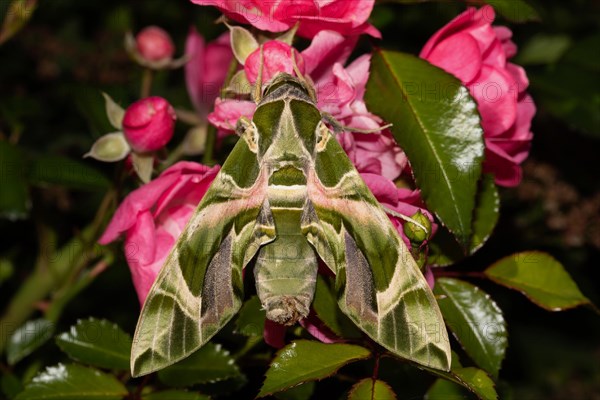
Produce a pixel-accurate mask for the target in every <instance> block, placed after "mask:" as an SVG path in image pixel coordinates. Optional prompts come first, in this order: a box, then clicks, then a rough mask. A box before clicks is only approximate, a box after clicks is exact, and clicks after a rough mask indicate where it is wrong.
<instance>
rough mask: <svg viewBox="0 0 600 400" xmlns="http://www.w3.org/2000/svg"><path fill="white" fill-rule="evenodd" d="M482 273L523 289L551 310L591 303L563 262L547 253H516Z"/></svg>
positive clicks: (531, 298) (509, 285) (537, 302)
mask: <svg viewBox="0 0 600 400" xmlns="http://www.w3.org/2000/svg"><path fill="white" fill-rule="evenodd" d="M484 273H485V275H486V276H487V277H488V278H490V279H491V280H493V281H494V282H496V283H498V284H500V285H503V286H506V287H508V288H511V289H515V290H518V291H520V292H522V293H523V294H524V295H525V296H527V297H528V298H529V300H531V301H532V302H534V303H535V304H537V305H538V306H540V307H542V308H545V309H547V310H550V311H561V310H565V309H568V308H573V307H577V306H580V305H584V304H591V303H590V301H589V300H588V299H587V298H586V297H585V296H584V295H583V294H582V293H581V291H579V288H578V287H577V284H575V282H574V281H573V279H571V276H570V275H569V274H568V273H567V271H565V269H564V267H563V266H562V264H561V263H560V262H558V261H557V260H556V259H554V258H553V257H552V256H550V255H549V254H546V253H542V252H538V251H528V252H523V253H516V254H513V255H511V256H508V257H505V258H503V259H501V260H499V261H497V262H496V263H494V264H493V265H492V266H491V267H489V268H488V269H486V270H485V271H484Z"/></svg>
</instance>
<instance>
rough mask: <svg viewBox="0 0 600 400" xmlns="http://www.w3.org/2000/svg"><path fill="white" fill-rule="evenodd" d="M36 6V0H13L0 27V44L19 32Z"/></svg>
mask: <svg viewBox="0 0 600 400" xmlns="http://www.w3.org/2000/svg"><path fill="white" fill-rule="evenodd" d="M36 8H37V0H29V1H27V0H13V1H12V2H11V3H10V6H9V9H8V10H7V12H6V16H5V18H4V21H2V27H0V44H3V43H4V42H6V41H7V40H8V39H10V38H11V37H12V36H14V35H15V34H16V33H17V32H19V31H20V30H21V29H22V28H23V27H24V26H25V25H27V22H28V21H29V19H30V18H31V16H32V15H33V12H34V11H35V9H36Z"/></svg>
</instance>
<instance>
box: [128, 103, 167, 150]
mask: <svg viewBox="0 0 600 400" xmlns="http://www.w3.org/2000/svg"><path fill="white" fill-rule="evenodd" d="M175 119H176V117H175V111H174V110H173V107H171V105H170V104H169V103H168V102H167V101H166V100H165V99H163V98H162V97H156V96H154V97H147V98H145V99H141V100H138V101H136V102H135V103H133V104H131V105H130V106H129V107H128V108H127V110H125V116H124V117H123V132H124V133H125V137H126V138H127V141H128V142H129V144H130V145H131V147H132V148H133V149H134V150H135V151H137V152H142V153H143V152H147V151H154V150H158V149H160V148H161V147H163V146H164V145H166V144H167V143H168V142H169V140H171V138H172V137H173V130H174V128H175Z"/></svg>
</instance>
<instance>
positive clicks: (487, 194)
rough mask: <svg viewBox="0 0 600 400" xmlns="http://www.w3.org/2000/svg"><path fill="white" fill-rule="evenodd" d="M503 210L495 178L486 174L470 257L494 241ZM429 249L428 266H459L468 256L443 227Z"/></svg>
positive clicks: (475, 213) (481, 190)
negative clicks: (492, 239) (488, 241)
mask: <svg viewBox="0 0 600 400" xmlns="http://www.w3.org/2000/svg"><path fill="white" fill-rule="evenodd" d="M499 210H500V196H499V195H498V188H497V187H496V183H495V182H494V176H493V175H490V174H484V175H482V179H481V181H480V182H479V191H478V193H477V206H476V207H475V210H473V223H472V225H473V229H472V231H473V232H472V235H471V240H470V242H471V243H470V245H469V252H468V254H473V253H475V252H476V251H477V250H479V249H480V248H481V247H482V246H483V245H484V244H485V242H487V240H488V239H489V238H490V236H491V235H492V232H493V231H494V228H495V227H496V224H497V222H498V217H499ZM429 249H430V255H429V257H428V259H427V261H428V263H429V264H431V265H435V266H440V267H445V266H448V265H452V264H455V263H457V262H458V261H460V260H462V259H464V258H465V257H466V256H467V254H465V252H464V251H463V249H462V248H461V247H460V246H459V245H458V243H456V240H454V238H453V237H452V235H451V234H450V233H449V232H448V230H447V229H445V228H443V227H442V228H441V229H439V230H438V232H437V233H436V234H435V236H434V237H433V240H432V241H431V242H430V243H429Z"/></svg>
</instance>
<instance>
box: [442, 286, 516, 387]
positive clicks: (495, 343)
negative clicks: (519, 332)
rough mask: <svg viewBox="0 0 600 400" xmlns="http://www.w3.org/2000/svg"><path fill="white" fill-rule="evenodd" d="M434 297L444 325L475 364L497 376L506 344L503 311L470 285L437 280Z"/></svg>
mask: <svg viewBox="0 0 600 400" xmlns="http://www.w3.org/2000/svg"><path fill="white" fill-rule="evenodd" d="M434 294H436V295H437V297H438V304H439V306H440V310H441V311H442V315H443V316H444V320H445V321H446V324H448V326H449V327H450V330H451V331H452V332H453V333H454V336H456V338H457V339H458V341H459V342H460V344H461V345H462V346H463V348H464V349H465V351H466V352H467V354H468V355H469V356H470V357H471V358H472V359H473V360H474V361H475V362H476V363H477V365H478V366H479V367H481V368H483V369H484V370H486V371H487V372H489V373H490V374H492V376H495V377H497V376H498V371H499V370H500V366H501V364H502V360H503V359H504V354H505V352H506V347H507V345H508V340H507V332H506V323H505V321H504V317H503V316H502V311H501V310H500V308H499V307H498V306H497V305H496V303H494V301H493V300H492V299H491V297H490V296H489V295H488V294H487V293H485V292H483V291H482V290H481V289H479V288H478V287H477V286H474V285H471V284H470V283H467V282H463V281H460V280H458V279H451V278H440V279H438V280H437V281H436V282H435V288H434Z"/></svg>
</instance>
